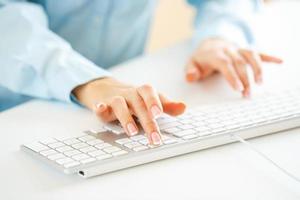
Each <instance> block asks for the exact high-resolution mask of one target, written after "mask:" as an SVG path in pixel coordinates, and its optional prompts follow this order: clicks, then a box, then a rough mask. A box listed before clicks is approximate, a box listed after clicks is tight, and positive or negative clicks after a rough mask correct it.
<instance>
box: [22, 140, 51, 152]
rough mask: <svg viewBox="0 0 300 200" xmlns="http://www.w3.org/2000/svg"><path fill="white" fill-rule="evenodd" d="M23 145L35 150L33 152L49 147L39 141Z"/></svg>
mask: <svg viewBox="0 0 300 200" xmlns="http://www.w3.org/2000/svg"><path fill="white" fill-rule="evenodd" d="M24 146H25V147H27V148H29V149H31V150H33V151H35V152H40V151H44V150H48V149H49V147H47V146H46V145H43V144H41V143H39V142H32V143H30V144H25V145H24Z"/></svg>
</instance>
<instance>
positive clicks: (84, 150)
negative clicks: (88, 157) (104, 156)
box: [80, 146, 97, 153]
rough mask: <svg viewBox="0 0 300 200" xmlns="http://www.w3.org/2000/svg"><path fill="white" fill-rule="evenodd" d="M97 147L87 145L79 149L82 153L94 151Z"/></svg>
mask: <svg viewBox="0 0 300 200" xmlns="http://www.w3.org/2000/svg"><path fill="white" fill-rule="evenodd" d="M96 150H97V149H96V148H95V147H91V146H88V147H84V148H81V149H80V151H82V152H84V153H88V152H91V151H96Z"/></svg>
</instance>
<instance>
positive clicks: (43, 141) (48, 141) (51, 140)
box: [40, 138, 57, 145]
mask: <svg viewBox="0 0 300 200" xmlns="http://www.w3.org/2000/svg"><path fill="white" fill-rule="evenodd" d="M54 142H57V140H56V139H54V138H45V139H42V140H40V143H43V144H46V145H47V144H51V143H54Z"/></svg>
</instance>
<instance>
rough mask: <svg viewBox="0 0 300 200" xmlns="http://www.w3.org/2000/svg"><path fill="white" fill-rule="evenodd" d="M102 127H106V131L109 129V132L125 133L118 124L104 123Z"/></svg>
mask: <svg viewBox="0 0 300 200" xmlns="http://www.w3.org/2000/svg"><path fill="white" fill-rule="evenodd" d="M104 128H105V129H107V130H108V131H111V132H113V133H115V134H117V135H120V134H125V133H126V132H125V131H124V129H123V128H122V127H121V126H118V125H116V124H106V125H105V126H104Z"/></svg>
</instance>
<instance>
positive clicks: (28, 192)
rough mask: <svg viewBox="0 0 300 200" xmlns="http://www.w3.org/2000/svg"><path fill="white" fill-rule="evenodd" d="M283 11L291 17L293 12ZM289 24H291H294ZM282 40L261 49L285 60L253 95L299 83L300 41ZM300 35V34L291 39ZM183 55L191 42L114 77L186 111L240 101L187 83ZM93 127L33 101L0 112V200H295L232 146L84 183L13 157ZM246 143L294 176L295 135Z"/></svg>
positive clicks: (221, 90)
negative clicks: (30, 144)
mask: <svg viewBox="0 0 300 200" xmlns="http://www.w3.org/2000/svg"><path fill="white" fill-rule="evenodd" d="M277 8H278V7H275V8H274V10H276V9H277ZM288 11H289V13H297V9H296V8H295V9H294V10H293V9H291V10H288ZM291 11H294V12H291ZM271 14H272V13H271ZM298 16H299V15H298ZM281 18H282V17H281ZM296 19H297V18H296ZM298 19H299V18H298ZM283 20H284V19H283ZM276 24H277V25H278V24H280V27H286V26H288V24H285V25H284V24H281V23H280V22H277V23H276ZM294 24H297V20H295V23H294ZM272 28H274V27H272V25H270V26H269V27H268V29H270V30H271V31H272V30H273V31H274V30H278V29H272ZM281 33H282V34H280V35H279V34H272V35H271V37H265V38H266V39H267V40H266V41H265V43H264V44H266V45H264V47H263V48H264V49H269V50H272V52H276V53H277V54H279V53H280V54H282V55H284V56H285V60H286V64H285V65H284V66H281V67H278V66H265V75H266V76H265V82H266V83H265V85H264V86H263V88H256V90H255V91H256V93H260V92H262V91H263V90H269V89H276V88H277V86H278V85H280V84H285V85H290V84H293V83H296V82H297V75H299V74H300V73H299V72H300V68H299V67H300V65H299V63H300V62H299V61H298V59H297V54H299V46H300V40H299V38H298V40H297V42H295V41H294V42H292V41H293V39H295V38H296V37H288V38H287V40H288V41H284V40H282V38H283V35H284V34H285V36H287V35H288V34H290V33H289V32H287V31H286V32H285V33H284V31H281ZM299 33H300V29H299V28H298V29H297V30H296V29H295V30H294V32H293V33H292V34H295V35H300V34H299ZM276 35H277V37H276ZM262 37H263V36H262ZM274 41H276V43H274ZM277 41H279V42H277ZM272 44H273V45H272ZM286 44H289V45H286ZM283 47H284V48H283ZM296 52H297V54H296ZM188 53H189V43H188V42H186V43H183V44H179V45H177V46H176V47H173V48H169V49H166V50H163V51H161V52H158V53H157V54H154V55H149V56H145V57H142V58H139V59H136V60H134V61H132V62H128V63H127V64H123V65H122V66H119V67H116V68H114V69H113V71H114V73H115V74H116V76H118V77H119V78H121V79H123V80H126V81H129V82H132V83H136V84H139V83H143V82H148V83H151V84H153V85H154V86H155V87H157V88H158V89H159V90H160V91H162V92H164V93H166V94H168V95H169V96H171V97H174V98H178V99H182V100H184V101H185V102H186V103H187V104H188V106H189V107H193V106H196V105H200V104H201V103H212V102H221V101H239V100H240V97H239V95H238V94H236V93H234V92H233V91H232V90H231V89H230V88H229V87H228V86H227V84H226V83H225V81H224V80H223V79H221V78H220V77H218V76H216V77H213V78H211V79H209V80H207V81H205V82H203V83H201V84H193V85H190V84H187V83H186V82H185V81H184V78H183V74H182V71H183V65H184V63H185V60H186V59H187V56H188ZM129 72H130V73H132V72H134V74H130V73H129ZM138 76H139V77H138ZM293 77H295V79H294V80H295V82H293ZM298 83H299V81H298ZM254 96H255V95H254ZM97 123H98V122H97V120H96V119H95V118H94V117H92V115H91V113H90V112H89V111H86V110H84V109H81V108H78V107H75V106H71V105H66V104H62V103H53V102H52V103H51V102H45V101H32V102H29V103H26V104H24V105H21V106H19V107H16V108H14V109H12V110H9V111H6V112H3V113H1V114H0V133H1V136H2V137H1V140H0V172H1V176H0V177H1V179H0V198H1V199H3V200H10V199H31V200H35V199H36V200H40V199H43V200H48V199H74V200H75V199H76V200H77V199H78V200H79V199H84V200H91V199H130V200H132V199H180V200H182V199H230V200H234V199H237V200H240V199H243V200H248V199H249V200H253V199H255V200H258V199H263V200H266V199H271V200H281V199H284V200H298V199H300V185H299V184H296V183H295V182H293V181H291V180H290V179H288V178H287V177H285V176H284V175H283V174H281V172H279V171H277V169H274V168H273V166H271V165H270V164H269V163H267V162H266V161H264V160H263V159H261V158H260V157H258V156H257V155H256V154H255V153H253V152H251V151H250V150H248V149H247V148H245V147H244V146H243V145H241V144H238V143H236V144H231V145H226V146H222V147H218V148H213V149H209V150H205V151H200V152H196V153H192V154H188V155H185V156H180V157H176V158H172V159H168V160H164V161H160V162H155V163H152V164H147V165H143V166H138V167H134V168H131V169H127V170H123V171H119V172H116V173H111V174H107V175H103V176H98V177H95V178H92V179H87V180H85V179H81V178H79V177H77V176H66V175H64V174H62V173H60V172H58V171H56V170H54V169H52V168H51V167H49V166H46V165H44V164H43V163H41V162H39V161H37V160H35V159H33V158H32V157H30V156H28V155H27V154H25V153H23V152H21V151H19V145H20V144H22V143H24V142H26V141H31V140H35V139H38V138H41V137H43V136H45V135H53V136H57V135H66V134H67V135H73V134H76V133H78V132H80V131H81V130H85V129H87V128H90V127H93V126H96V125H97ZM251 142H252V143H253V144H255V145H256V146H258V148H260V149H261V150H262V151H264V152H266V153H267V154H268V155H269V156H271V157H272V158H273V159H274V160H276V161H277V162H278V163H280V164H281V165H282V166H284V167H285V168H287V169H288V170H290V171H291V172H293V173H294V174H297V175H298V176H300V170H299V169H300V159H299V152H300V145H299V144H300V129H295V130H291V131H286V132H283V133H279V134H274V135H269V136H265V137H261V138H256V139H252V140H251Z"/></svg>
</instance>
